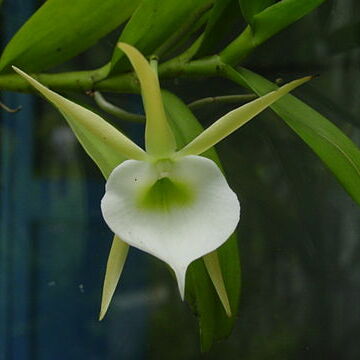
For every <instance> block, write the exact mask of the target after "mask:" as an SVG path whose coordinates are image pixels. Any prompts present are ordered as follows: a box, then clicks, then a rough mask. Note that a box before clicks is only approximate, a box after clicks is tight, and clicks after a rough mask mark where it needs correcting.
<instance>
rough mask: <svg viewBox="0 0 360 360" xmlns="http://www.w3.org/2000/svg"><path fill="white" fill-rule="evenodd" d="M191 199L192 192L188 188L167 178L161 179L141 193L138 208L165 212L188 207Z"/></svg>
mask: <svg viewBox="0 0 360 360" xmlns="http://www.w3.org/2000/svg"><path fill="white" fill-rule="evenodd" d="M193 198H194V192H193V191H192V190H191V188H190V187H189V186H187V185H186V184H183V183H180V182H178V181H174V180H173V179H171V178H169V177H162V178H160V179H158V180H157V181H156V182H155V183H154V184H152V185H151V186H150V187H148V188H146V189H145V190H144V191H143V192H142V194H141V195H140V196H139V199H138V206H139V207H140V208H142V209H144V210H151V211H154V210H156V211H159V212H167V211H169V210H171V209H174V208H180V207H183V206H186V205H188V204H189V203H191V202H192V201H193Z"/></svg>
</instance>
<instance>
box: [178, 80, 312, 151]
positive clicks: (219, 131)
mask: <svg viewBox="0 0 360 360" xmlns="http://www.w3.org/2000/svg"><path fill="white" fill-rule="evenodd" d="M310 79H311V77H310V76H307V77H304V78H302V79H298V80H294V81H292V82H290V83H288V84H286V85H284V86H282V87H281V88H279V89H278V90H276V91H272V92H270V93H269V94H266V95H264V96H262V97H260V98H258V99H255V100H253V101H251V102H249V103H247V104H245V105H243V106H241V107H239V108H237V109H235V110H233V111H230V112H229V113H227V114H226V115H224V116H223V117H221V118H220V119H219V120H217V121H216V122H215V123H214V124H212V125H211V126H209V127H208V128H207V129H206V130H205V131H203V132H202V133H201V134H200V135H199V136H198V137H196V138H195V139H194V140H193V141H192V142H190V143H189V144H188V145H187V146H185V147H184V148H183V149H181V150H180V151H179V152H178V153H177V154H178V156H186V155H198V154H201V153H203V152H204V151H206V150H207V149H209V148H210V147H212V146H214V145H216V144H217V143H218V142H219V141H221V140H222V139H224V138H225V137H226V136H228V135H230V134H231V133H232V132H234V131H235V130H237V129H238V128H239V127H240V126H242V125H244V124H246V123H247V122H248V121H249V120H251V119H252V118H254V117H255V116H256V115H258V114H259V113H260V112H261V111H263V110H264V109H266V108H267V107H268V106H270V105H271V104H273V103H274V102H275V101H277V100H279V99H280V98H282V97H283V96H284V95H286V94H287V93H288V92H290V91H291V90H293V89H295V88H296V87H298V86H300V85H302V84H303V83H305V82H307V81H309V80H310Z"/></svg>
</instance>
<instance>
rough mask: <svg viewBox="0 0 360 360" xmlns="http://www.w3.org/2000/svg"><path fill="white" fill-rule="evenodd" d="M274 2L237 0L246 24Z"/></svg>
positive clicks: (270, 0)
mask: <svg viewBox="0 0 360 360" xmlns="http://www.w3.org/2000/svg"><path fill="white" fill-rule="evenodd" d="M275 1H276V0H239V3H240V8H241V12H242V14H243V16H244V19H245V20H246V22H247V23H248V24H251V23H252V20H253V18H254V16H255V15H256V14H258V13H259V12H261V11H262V10H264V9H266V8H267V7H269V6H270V5H271V4H273V3H274V2H275Z"/></svg>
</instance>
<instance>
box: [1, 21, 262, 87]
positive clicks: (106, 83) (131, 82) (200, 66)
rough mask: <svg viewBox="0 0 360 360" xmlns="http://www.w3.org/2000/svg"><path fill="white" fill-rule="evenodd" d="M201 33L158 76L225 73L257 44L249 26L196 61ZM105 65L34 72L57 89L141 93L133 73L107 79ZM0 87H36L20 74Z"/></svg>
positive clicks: (161, 67)
mask: <svg viewBox="0 0 360 360" xmlns="http://www.w3.org/2000/svg"><path fill="white" fill-rule="evenodd" d="M201 41H202V35H201V36H200V37H199V38H198V39H197V40H196V41H194V43H193V44H192V45H191V46H190V47H189V48H188V49H187V50H186V51H185V52H184V53H182V54H181V55H179V56H177V57H175V58H173V59H171V60H169V61H167V62H165V63H163V64H161V65H159V69H158V71H159V77H161V78H174V77H179V76H203V77H205V76H223V72H224V66H226V65H225V64H230V65H231V64H235V63H238V62H239V61H240V60H241V59H243V58H245V57H246V56H247V55H248V54H249V53H250V52H251V51H252V50H253V49H254V47H255V45H254V44H253V43H252V39H251V30H250V28H249V27H247V28H246V29H245V30H244V32H243V33H242V34H240V36H239V37H238V38H236V39H235V40H234V41H233V42H232V43H230V44H229V45H228V46H227V47H226V48H225V49H224V50H223V51H222V52H221V53H220V54H219V55H213V56H210V57H206V58H202V59H198V60H193V61H190V59H191V58H192V57H193V56H194V54H195V53H196V51H197V49H198V47H199V46H200V45H201ZM104 69H105V70H106V65H105V66H104V67H102V68H100V69H96V70H91V71H75V72H68V73H59V74H32V76H33V77H34V78H35V79H36V80H38V81H39V82H41V83H42V84H43V85H45V86H47V87H49V88H51V89H53V90H56V91H78V92H85V91H89V90H98V91H102V92H119V93H139V83H138V80H137V78H136V76H135V75H134V73H127V74H120V75H115V76H110V77H109V78H104V74H105V70H104ZM0 89H1V90H5V91H16V92H25V93H32V92H33V91H34V90H33V88H32V87H30V85H29V84H28V83H27V82H26V81H25V80H24V79H23V78H21V77H20V76H19V75H17V74H4V75H0Z"/></svg>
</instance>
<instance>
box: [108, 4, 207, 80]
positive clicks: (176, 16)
mask: <svg viewBox="0 0 360 360" xmlns="http://www.w3.org/2000/svg"><path fill="white" fill-rule="evenodd" d="M212 2H213V0H182V1H179V0H166V1H159V0H143V1H142V2H141V4H140V5H139V7H138V8H137V9H136V11H135V12H134V14H133V15H132V17H131V18H130V20H129V22H128V23H127V24H126V26H125V28H124V30H123V32H122V33H121V35H120V38H119V41H120V42H125V43H127V44H131V45H133V46H135V47H136V48H137V49H138V50H139V51H141V53H142V54H145V55H151V53H152V52H153V51H154V50H155V49H157V48H158V47H159V46H160V45H162V44H163V43H164V42H165V40H167V39H168V38H169V37H171V36H172V35H173V34H174V33H175V32H177V31H178V30H179V28H180V27H182V26H184V24H186V23H187V19H188V18H189V17H191V16H192V14H193V13H199V11H201V9H205V8H207V7H208V6H209V5H210V4H211V3H212ZM189 31H190V29H189ZM120 60H123V53H122V52H121V51H120V50H119V49H118V48H115V51H114V54H113V57H112V60H111V72H112V73H119V72H121V71H123V69H124V62H122V61H120ZM125 64H126V63H125Z"/></svg>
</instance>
